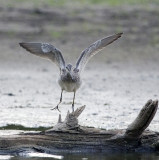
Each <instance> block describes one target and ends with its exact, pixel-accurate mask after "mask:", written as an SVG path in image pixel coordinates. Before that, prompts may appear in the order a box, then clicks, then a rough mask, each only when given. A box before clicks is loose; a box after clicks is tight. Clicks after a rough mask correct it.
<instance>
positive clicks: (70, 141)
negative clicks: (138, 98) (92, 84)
mask: <svg viewBox="0 0 159 160" xmlns="http://www.w3.org/2000/svg"><path fill="white" fill-rule="evenodd" d="M157 107H158V101H157V100H156V101H152V100H149V101H148V102H147V103H146V105H145V106H144V107H143V108H142V110H141V111H140V113H139V115H138V116H137V118H136V119H135V121H134V122H133V123H132V124H131V125H129V126H128V128H127V129H126V130H104V129H98V128H93V127H84V126H80V125H79V124H78V119H77V118H78V116H79V115H80V114H81V113H82V111H83V110H84V108H85V106H83V107H80V108H78V109H77V110H76V111H75V112H73V113H69V112H68V114H67V116H66V118H65V120H64V121H63V122H62V120H61V115H60V116H59V120H58V123H57V125H55V126H54V127H53V128H52V129H50V130H47V131H45V132H36V133H25V134H19V135H10V136H3V137H0V153H3V154H5V153H8V152H9V153H11V154H15V153H16V154H17V153H19V152H21V151H23V150H26V149H32V150H38V151H40V152H49V153H57V152H60V153H61V152H141V151H142V152H143V151H145V152H150V151H151V152H152V151H156V150H159V133H158V132H153V131H144V130H145V129H146V128H147V127H148V125H149V124H150V122H151V121H152V119H153V117H154V115H155V113H156V111H157Z"/></svg>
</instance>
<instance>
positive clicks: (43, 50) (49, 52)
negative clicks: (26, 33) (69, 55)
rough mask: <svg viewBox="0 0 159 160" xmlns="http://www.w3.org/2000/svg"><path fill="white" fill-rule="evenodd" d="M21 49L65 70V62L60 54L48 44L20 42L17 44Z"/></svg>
mask: <svg viewBox="0 0 159 160" xmlns="http://www.w3.org/2000/svg"><path fill="white" fill-rule="evenodd" d="M19 44H20V46H21V47H23V48H24V49H26V50H27V51H29V52H30V53H32V54H35V55H37V56H40V57H43V58H47V59H50V60H51V61H53V62H54V63H56V65H57V66H58V67H59V68H60V69H63V68H65V61H64V59H63V56H62V54H61V52H60V51H59V50H58V49H56V48H55V47H54V46H53V45H51V44H48V43H38V42H33V43H32V42H22V43H19Z"/></svg>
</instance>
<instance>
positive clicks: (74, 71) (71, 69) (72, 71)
mask: <svg viewBox="0 0 159 160" xmlns="http://www.w3.org/2000/svg"><path fill="white" fill-rule="evenodd" d="M78 72H79V69H77V68H74V67H73V66H72V65H71V64H68V65H67V66H66V67H65V69H62V72H61V74H63V75H66V74H68V75H72V74H78Z"/></svg>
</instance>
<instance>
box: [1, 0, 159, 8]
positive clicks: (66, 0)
mask: <svg viewBox="0 0 159 160" xmlns="http://www.w3.org/2000/svg"><path fill="white" fill-rule="evenodd" d="M0 3H2V4H4V5H8V6H17V5H18V6H19V5H21V4H24V5H26V4H29V5H32V6H35V7H40V6H45V5H47V6H81V5H100V4H101V5H109V6H120V5H138V4H141V5H148V4H151V3H154V4H159V1H158V0H153V1H151V0H27V1H26V0H2V1H1V2H0Z"/></svg>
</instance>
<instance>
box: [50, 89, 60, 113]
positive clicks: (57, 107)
mask: <svg viewBox="0 0 159 160" xmlns="http://www.w3.org/2000/svg"><path fill="white" fill-rule="evenodd" d="M62 93H63V90H61V96H60V102H59V103H58V104H57V106H56V107H55V108H53V109H51V110H55V109H57V110H58V111H59V112H60V110H59V104H60V103H61V102H62Z"/></svg>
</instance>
